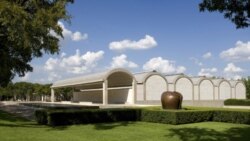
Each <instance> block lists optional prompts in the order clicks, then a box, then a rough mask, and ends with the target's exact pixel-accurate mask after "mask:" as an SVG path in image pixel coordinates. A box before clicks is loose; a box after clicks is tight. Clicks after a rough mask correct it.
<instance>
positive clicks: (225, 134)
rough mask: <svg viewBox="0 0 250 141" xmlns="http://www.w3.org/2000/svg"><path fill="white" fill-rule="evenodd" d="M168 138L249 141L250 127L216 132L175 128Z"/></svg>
mask: <svg viewBox="0 0 250 141" xmlns="http://www.w3.org/2000/svg"><path fill="white" fill-rule="evenodd" d="M169 131H170V134H168V135H166V136H167V137H173V136H177V137H178V138H179V139H180V140H181V141H249V140H250V134H249V133H250V127H242V128H230V129H228V130H225V131H216V130H214V129H207V128H175V129H169Z"/></svg>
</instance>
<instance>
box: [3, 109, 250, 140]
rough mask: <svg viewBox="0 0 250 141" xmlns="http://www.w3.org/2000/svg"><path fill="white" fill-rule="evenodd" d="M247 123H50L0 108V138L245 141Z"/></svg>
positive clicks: (247, 137) (247, 131) (248, 129)
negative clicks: (6, 111)
mask: <svg viewBox="0 0 250 141" xmlns="http://www.w3.org/2000/svg"><path fill="white" fill-rule="evenodd" d="M249 132H250V125H243V124H229V123H218V122H203V123H195V124H184V125H168V124H157V123H146V122H118V123H103V124H87V125H74V126H61V127H54V128H53V127H49V126H42V125H37V124H36V123H35V122H30V121H26V120H24V119H21V118H18V117H15V116H13V115H10V114H8V113H5V112H2V111H0V141H117V140H119V141H167V140H169V141H196V140H197V141H198V140H199V141H208V140H214V141H215V140H220V141H236V140H237V141H248V140H249V138H250V134H249Z"/></svg>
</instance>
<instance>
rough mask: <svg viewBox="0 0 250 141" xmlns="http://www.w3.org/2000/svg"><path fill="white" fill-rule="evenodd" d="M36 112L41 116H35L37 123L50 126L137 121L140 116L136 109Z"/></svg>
mask: <svg viewBox="0 0 250 141" xmlns="http://www.w3.org/2000/svg"><path fill="white" fill-rule="evenodd" d="M36 113H37V114H36V116H41V117H37V118H36V120H37V122H38V123H40V124H48V125H51V126H58V125H71V124H87V123H103V122H117V121H137V120H139V118H140V110H138V109H85V110H54V111H52V110H39V111H37V112H36ZM38 113H39V114H38ZM45 113H46V114H45ZM46 115H47V118H46V117H44V116H46ZM46 119H47V122H46Z"/></svg>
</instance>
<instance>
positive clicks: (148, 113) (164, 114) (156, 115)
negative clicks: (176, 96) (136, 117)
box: [141, 110, 176, 124]
mask: <svg viewBox="0 0 250 141" xmlns="http://www.w3.org/2000/svg"><path fill="white" fill-rule="evenodd" d="M175 119H176V114H175V112H173V111H158V110H157V111H155V110H142V111H141V121H145V122H155V123H166V124H176V120H175Z"/></svg>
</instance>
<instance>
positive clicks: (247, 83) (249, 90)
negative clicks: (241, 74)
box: [242, 76, 250, 99]
mask: <svg viewBox="0 0 250 141" xmlns="http://www.w3.org/2000/svg"><path fill="white" fill-rule="evenodd" d="M242 81H243V82H244V84H245V86H246V94H247V98H248V99H250V76H248V78H243V79H242Z"/></svg>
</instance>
